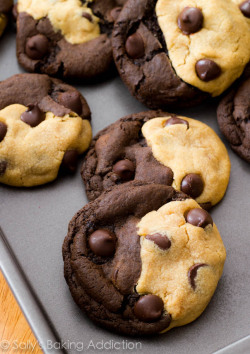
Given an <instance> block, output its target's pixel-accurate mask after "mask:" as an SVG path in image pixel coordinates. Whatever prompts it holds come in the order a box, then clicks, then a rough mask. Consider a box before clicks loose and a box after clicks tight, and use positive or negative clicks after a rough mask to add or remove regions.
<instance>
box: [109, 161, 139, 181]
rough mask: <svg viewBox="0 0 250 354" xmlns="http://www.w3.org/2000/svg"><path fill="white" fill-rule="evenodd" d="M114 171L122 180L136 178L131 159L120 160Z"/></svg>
mask: <svg viewBox="0 0 250 354" xmlns="http://www.w3.org/2000/svg"><path fill="white" fill-rule="evenodd" d="M113 172H114V173H115V174H116V175H118V176H119V177H120V178H121V180H122V181H129V180H131V179H133V178H134V174H135V167H134V164H133V162H131V161H130V160H120V161H118V162H117V163H116V164H115V165H114V167H113Z"/></svg>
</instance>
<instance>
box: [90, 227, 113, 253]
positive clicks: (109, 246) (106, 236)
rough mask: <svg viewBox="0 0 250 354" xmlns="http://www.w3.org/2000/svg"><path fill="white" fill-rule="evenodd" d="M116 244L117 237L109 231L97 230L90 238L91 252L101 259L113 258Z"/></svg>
mask: <svg viewBox="0 0 250 354" xmlns="http://www.w3.org/2000/svg"><path fill="white" fill-rule="evenodd" d="M115 244H116V238H115V236H114V235H113V234H111V233H110V232H109V231H107V230H102V229H100V230H96V231H95V232H93V233H92V234H91V235H90V238H89V247H90V249H91V251H92V252H94V254H96V255H97V256H101V257H111V256H112V255H113V254H114V252H115Z"/></svg>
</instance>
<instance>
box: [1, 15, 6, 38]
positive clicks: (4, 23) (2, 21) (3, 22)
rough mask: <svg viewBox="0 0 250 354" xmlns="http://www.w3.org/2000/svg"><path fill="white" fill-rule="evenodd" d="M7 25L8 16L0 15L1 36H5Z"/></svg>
mask: <svg viewBox="0 0 250 354" xmlns="http://www.w3.org/2000/svg"><path fill="white" fill-rule="evenodd" d="M6 25H7V17H6V15H4V14H2V13H0V36H1V35H2V34H3V31H4V29H5V27H6Z"/></svg>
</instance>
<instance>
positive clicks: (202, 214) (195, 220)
mask: <svg viewBox="0 0 250 354" xmlns="http://www.w3.org/2000/svg"><path fill="white" fill-rule="evenodd" d="M186 221H187V222H188V223H189V224H192V225H194V226H197V227H202V228H203V229H204V228H205V227H206V226H207V225H209V224H211V225H213V219H212V217H211V215H210V214H208V212H207V211H206V210H204V209H200V208H195V209H191V210H190V211H189V212H188V213H187V215H186Z"/></svg>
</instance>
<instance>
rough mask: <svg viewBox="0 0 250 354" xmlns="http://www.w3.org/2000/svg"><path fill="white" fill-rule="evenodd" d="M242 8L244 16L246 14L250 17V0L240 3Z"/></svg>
mask: <svg viewBox="0 0 250 354" xmlns="http://www.w3.org/2000/svg"><path fill="white" fill-rule="evenodd" d="M240 10H241V12H242V13H243V15H244V16H246V17H247V18H250V0H247V1H243V2H242V3H241V4H240Z"/></svg>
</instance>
